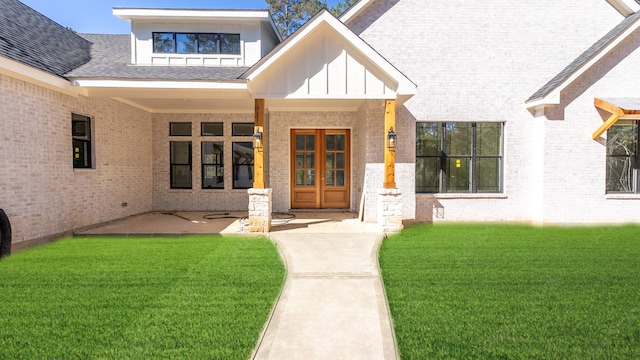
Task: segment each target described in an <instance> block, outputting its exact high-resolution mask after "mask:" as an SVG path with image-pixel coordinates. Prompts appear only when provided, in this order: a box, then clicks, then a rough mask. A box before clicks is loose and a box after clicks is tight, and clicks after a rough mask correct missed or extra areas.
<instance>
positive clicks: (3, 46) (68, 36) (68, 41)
mask: <svg viewBox="0 0 640 360" xmlns="http://www.w3.org/2000/svg"><path fill="white" fill-rule="evenodd" d="M90 51H91V43H90V42H88V41H87V40H85V39H83V38H82V37H80V36H78V35H76V34H74V33H73V32H72V31H69V30H67V29H65V28H64V27H62V26H61V25H60V24H58V23H56V22H55V21H53V20H51V19H49V18H47V17H46V16H44V15H42V14H40V13H39V12H37V11H35V10H33V9H32V8H30V7H28V6H26V5H24V4H23V3H21V2H19V1H17V0H0V56H4V57H6V58H9V59H11V60H14V61H17V62H20V63H22V64H25V65H29V66H31V67H34V68H36V69H39V70H43V71H45V72H47V73H50V74H53V75H57V76H64V74H65V73H67V72H69V71H71V70H73V69H75V68H77V67H79V66H80V65H82V64H84V63H86V62H87V61H89V59H90V58H91V53H90Z"/></svg>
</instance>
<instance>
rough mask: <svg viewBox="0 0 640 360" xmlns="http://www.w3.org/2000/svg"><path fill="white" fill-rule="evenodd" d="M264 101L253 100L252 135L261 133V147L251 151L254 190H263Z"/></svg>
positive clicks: (265, 140) (265, 138)
mask: <svg viewBox="0 0 640 360" xmlns="http://www.w3.org/2000/svg"><path fill="white" fill-rule="evenodd" d="M264 112H265V106H264V99H256V100H255V114H254V115H255V121H254V124H253V133H254V134H255V133H256V132H258V131H259V132H261V133H262V147H261V148H258V149H253V187H254V188H255V189H264V188H265V181H264V149H265V145H266V142H267V134H266V133H265V131H264Z"/></svg>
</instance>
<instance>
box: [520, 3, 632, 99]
mask: <svg viewBox="0 0 640 360" xmlns="http://www.w3.org/2000/svg"><path fill="white" fill-rule="evenodd" d="M638 27H640V11H638V12H636V13H635V14H633V15H631V16H629V17H627V18H625V19H624V20H623V21H622V22H621V23H620V24H618V25H617V26H616V27H614V28H613V29H612V30H611V31H609V32H608V33H607V34H606V35H605V36H603V37H602V38H601V39H600V40H598V41H597V42H596V43H595V44H593V45H592V46H591V47H589V48H588V49H587V50H586V51H585V52H583V53H582V54H581V55H580V56H578V58H576V59H575V60H574V61H573V62H571V64H569V65H568V66H567V67H565V68H564V69H563V70H562V71H561V72H560V73H559V74H557V75H556V76H554V77H553V78H552V79H551V80H549V82H547V83H546V84H545V85H543V86H542V87H541V88H540V89H538V91H536V92H535V93H534V94H533V95H531V96H530V97H529V99H527V101H526V103H527V106H528V107H536V106H543V105H551V104H558V103H559V102H560V91H562V90H563V89H564V88H566V87H567V86H568V85H569V84H571V83H572V82H573V81H574V80H575V79H576V78H578V77H579V76H580V75H582V74H583V73H584V72H585V71H587V70H589V68H591V66H592V65H594V64H595V63H596V62H597V61H598V60H600V59H602V58H603V57H604V56H605V55H606V54H607V53H609V51H610V50H611V49H613V48H614V47H615V46H617V45H618V44H619V43H620V42H622V41H623V40H624V39H626V38H627V37H628V36H629V35H631V34H632V33H633V32H634V31H636V30H637V29H638Z"/></svg>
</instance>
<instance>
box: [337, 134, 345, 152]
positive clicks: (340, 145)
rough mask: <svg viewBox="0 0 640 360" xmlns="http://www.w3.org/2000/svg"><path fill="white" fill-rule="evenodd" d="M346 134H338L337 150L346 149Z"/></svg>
mask: <svg viewBox="0 0 640 360" xmlns="http://www.w3.org/2000/svg"><path fill="white" fill-rule="evenodd" d="M345 140H346V136H345V135H336V150H343V151H344V149H345V143H346V141H345Z"/></svg>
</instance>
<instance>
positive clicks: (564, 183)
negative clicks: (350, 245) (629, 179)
mask: <svg viewBox="0 0 640 360" xmlns="http://www.w3.org/2000/svg"><path fill="white" fill-rule="evenodd" d="M621 20H622V17H621V16H620V14H619V13H618V12H617V11H616V10H615V9H613V8H612V7H611V6H610V5H609V4H608V3H607V2H606V1H604V0H590V1H586V2H585V1H556V0H535V1H533V0H525V1H510V0H490V1H481V2H478V1H476V2H469V1H462V0H453V1H452V0H436V1H424V0H378V1H376V2H374V3H373V4H372V5H371V6H370V7H369V8H368V9H367V10H365V11H364V12H363V13H362V14H361V15H360V16H359V17H357V18H355V19H354V20H353V21H351V22H350V23H349V24H347V25H348V26H350V27H351V28H352V29H353V30H354V31H355V32H356V33H357V34H359V35H360V36H361V37H362V38H363V39H364V40H365V41H366V42H367V43H369V44H370V45H371V46H373V47H374V48H375V49H376V50H377V51H378V52H380V53H381V54H382V55H383V56H384V57H385V58H386V59H388V60H389V61H390V62H391V63H393V64H394V65H395V66H396V67H397V68H398V69H399V70H400V71H402V72H403V73H404V74H406V75H407V76H408V77H409V78H410V79H411V80H413V81H414V82H415V83H416V84H417V86H418V89H417V94H416V96H414V97H413V98H412V99H410V100H409V101H408V102H407V103H406V104H405V109H403V110H399V119H406V120H403V121H407V123H413V122H415V121H504V122H505V124H506V125H505V149H506V151H505V164H504V165H505V177H504V182H505V191H504V194H502V195H501V196H493V197H492V196H490V197H486V196H485V197H478V196H433V195H417V196H416V202H417V205H416V217H417V218H419V219H424V220H433V221H546V222H550V221H554V222H555V221H558V222H564V221H573V222H576V221H598V220H602V219H604V218H605V217H603V216H602V214H601V212H602V211H596V209H598V207H602V206H605V208H608V209H611V212H613V213H617V212H620V210H630V209H638V206H639V205H631V204H632V203H634V201H626V202H625V201H620V200H606V201H605V200H604V194H603V192H604V162H605V159H604V149H603V147H602V146H601V145H599V144H597V143H595V142H593V141H591V140H590V136H589V134H590V133H591V132H592V131H593V130H595V128H597V124H598V123H600V124H601V123H602V119H601V118H599V117H597V118H594V114H593V113H594V112H595V115H596V116H597V112H596V111H595V108H594V107H593V94H590V95H589V96H587V97H586V99H585V100H584V102H580V100H581V99H582V98H579V99H577V100H576V101H575V102H573V103H571V104H570V106H569V108H568V109H567V110H568V114H571V113H572V111H575V112H576V113H578V112H580V111H582V112H584V111H586V112H587V113H588V114H590V117H588V118H587V119H589V120H584V118H585V116H586V115H585V114H576V117H577V119H576V120H570V119H566V120H564V121H560V122H558V121H549V120H543V119H536V118H534V117H533V116H532V115H531V113H529V111H527V110H526V108H525V103H524V102H525V100H526V99H527V98H529V96H530V95H531V94H533V93H534V92H535V91H536V90H537V89H538V88H539V87H540V86H542V85H543V84H545V83H546V82H547V81H548V80H549V79H551V78H552V77H553V76H554V75H555V74H557V73H558V72H560V71H561V70H562V69H563V68H564V67H565V66H567V65H568V64H569V63H570V62H571V61H573V60H574V59H575V58H576V57H577V56H578V55H580V54H581V53H582V52H583V51H584V50H585V49H587V48H588V47H589V46H591V45H592V44H593V43H594V42H596V41H597V40H598V39H599V38H600V37H602V36H603V35H604V34H606V33H607V32H608V31H609V30H611V29H612V28H613V27H614V26H615V25H617V24H618V23H619V22H620V21H621ZM398 23H402V29H404V30H403V31H397V30H396V29H398V25H397V24H398ZM405 30H406V31H405ZM636 64H637V63H636ZM636 67H637V66H636ZM632 78H633V77H627V79H632ZM605 79H606V78H605ZM603 81H605V80H603ZM603 81H601V83H602V82H603ZM612 82H613V81H612ZM627 83H628V85H629V86H628V87H627V89H629V88H630V87H631V86H632V85H631V82H630V81H627ZM598 84H600V83H598ZM581 89H582V90H581V91H584V86H583V87H582V88H581ZM607 90H608V91H604V90H603V91H601V92H600V93H599V94H600V95H601V96H609V95H608V94H609V93H611V91H610V90H612V87H608V88H607ZM590 93H591V92H590ZM604 93H607V95H603V94H604ZM623 96H633V94H632V93H631V91H627V92H625V93H624V95H623ZM574 107H575V108H576V109H577V108H579V109H582V110H580V111H578V110H573V109H574ZM403 111H406V114H405V113H403ZM585 121H588V122H589V123H588V124H587V123H586V122H585ZM569 124H571V125H569ZM410 128H411V126H410V125H406V127H405V128H403V130H406V131H407V134H411V136H413V138H414V140H413V143H412V145H411V146H413V147H414V146H415V129H414V130H409V129H410ZM398 138H399V142H400V144H402V143H403V142H402V140H403V139H404V138H403V137H402V134H401V133H400V128H399V134H398ZM407 150H408V149H407ZM409 159H410V155H407V161H406V163H407V164H409V163H413V162H414V161H415V159H411V160H409ZM372 162H381V160H378V161H372ZM400 162H401V163H402V162H403V161H400ZM375 171H378V170H375ZM367 174H369V172H368V173H367ZM577 179H580V180H577ZM586 179H588V180H586ZM374 182H375V180H374ZM587 183H588V184H587ZM404 193H406V191H403V194H404ZM605 203H606V204H607V205H604V204H605ZM635 203H639V204H640V200H638V201H637V202H635ZM575 204H579V206H575ZM583 209H584V211H583ZM636 212H637V210H636ZM569 213H571V215H568V214H569ZM607 216H608V215H607ZM631 217H632V216H628V217H619V218H618V220H616V221H621V219H629V218H631ZM608 219H611V220H613V217H609V218H608ZM622 221H626V220H622Z"/></svg>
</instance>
